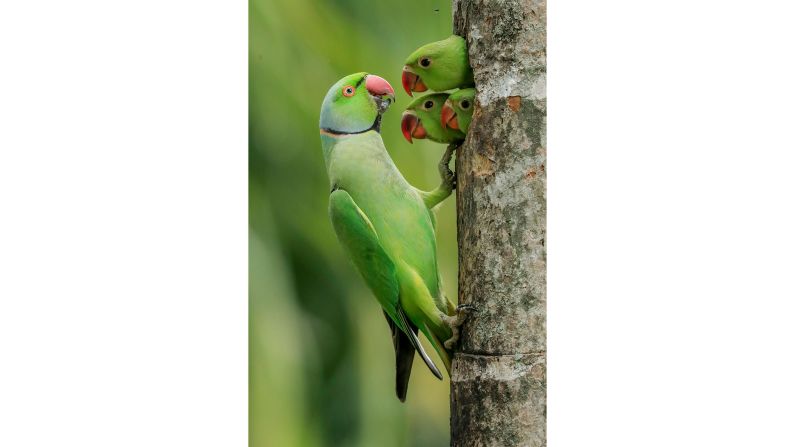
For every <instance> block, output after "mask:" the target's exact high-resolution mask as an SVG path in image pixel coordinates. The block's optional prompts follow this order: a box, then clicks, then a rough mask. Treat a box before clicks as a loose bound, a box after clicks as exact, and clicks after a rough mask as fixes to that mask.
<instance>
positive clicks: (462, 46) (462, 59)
mask: <svg viewBox="0 0 795 447" xmlns="http://www.w3.org/2000/svg"><path fill="white" fill-rule="evenodd" d="M473 85H474V80H473V77H472V68H471V67H470V66H469V56H468V54H467V44H466V40H464V38H462V37H460V36H456V35H452V36H450V37H448V38H447V39H444V40H440V41H438V42H433V43H429V44H427V45H423V46H421V47H420V48H418V49H417V50H416V51H415V52H413V53H411V55H410V56H409V57H408V58H407V59H406V65H405V66H404V67H403V88H404V89H406V93H408V94H409V96H413V95H412V93H411V92H424V91H426V90H428V89H429V88H430V89H431V90H435V91H437V92H438V91H442V90H449V89H451V88H458V87H469V86H473Z"/></svg>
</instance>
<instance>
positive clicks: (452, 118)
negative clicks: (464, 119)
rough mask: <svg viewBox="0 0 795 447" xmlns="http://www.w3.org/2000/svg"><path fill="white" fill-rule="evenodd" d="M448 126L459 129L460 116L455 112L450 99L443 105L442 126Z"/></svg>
mask: <svg viewBox="0 0 795 447" xmlns="http://www.w3.org/2000/svg"><path fill="white" fill-rule="evenodd" d="M448 127H449V128H451V129H455V130H459V129H458V116H457V115H456V114H455V110H453V107H452V106H451V105H450V100H449V99H448V100H447V101H445V102H444V105H443V106H442V128H443V129H447V128H448Z"/></svg>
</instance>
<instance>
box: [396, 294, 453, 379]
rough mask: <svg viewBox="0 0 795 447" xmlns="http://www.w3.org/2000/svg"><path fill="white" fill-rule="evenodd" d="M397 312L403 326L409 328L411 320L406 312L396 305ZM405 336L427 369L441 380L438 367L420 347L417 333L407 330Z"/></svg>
mask: <svg viewBox="0 0 795 447" xmlns="http://www.w3.org/2000/svg"><path fill="white" fill-rule="evenodd" d="M397 314H398V318H400V322H401V323H403V326H404V327H406V328H410V327H411V322H410V321H409V319H408V317H406V314H405V313H404V312H403V309H401V308H400V307H398V308H397ZM406 336H407V338H408V339H409V341H410V342H411V345H412V346H413V347H414V349H416V350H417V352H418V353H419V354H420V357H422V360H423V361H424V362H425V364H426V365H428V369H430V370H431V372H432V373H433V375H434V376H436V378H437V379H439V380H442V373H441V372H440V371H439V368H437V367H436V364H434V363H433V360H431V358H430V357H428V353H427V352H425V349H424V348H423V347H422V344H420V339H419V338H417V334H415V333H414V332H412V331H411V330H409V331H408V333H406Z"/></svg>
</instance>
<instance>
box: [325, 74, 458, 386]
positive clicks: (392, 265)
mask: <svg viewBox="0 0 795 447" xmlns="http://www.w3.org/2000/svg"><path fill="white" fill-rule="evenodd" d="M371 76H372V75H371ZM366 77H367V75H366V74H364V73H358V74H355V75H350V76H347V77H345V78H343V79H342V80H340V81H339V82H338V83H337V84H335V85H334V86H333V87H332V88H331V90H329V93H328V94H327V95H326V99H325V101H324V103H323V107H322V111H321V118H320V127H321V140H322V144H323V154H324V158H325V162H326V169H327V172H328V176H329V181H330V185H331V188H330V189H331V194H330V196H329V217H330V218H331V222H332V225H333V227H334V231H335V233H336V234H337V237H338V239H339V241H340V243H341V244H342V246H343V248H344V249H345V251H346V252H347V253H348V255H349V256H350V258H351V259H352V260H353V263H354V265H355V266H356V268H357V269H358V270H359V272H360V273H361V275H362V277H363V278H364V280H365V283H366V284H367V286H368V287H369V289H370V290H371V291H372V292H373V295H375V297H376V299H377V300H378V302H379V303H380V304H381V307H382V308H383V310H384V313H385V314H386V315H387V318H388V320H387V321H388V322H389V323H390V327H391V328H392V330H393V337H396V339H395V338H393V340H396V341H395V350H396V353H397V358H398V377H397V393H398V397H401V400H402V399H403V398H405V385H406V383H407V382H408V374H409V373H410V370H411V368H410V364H409V367H408V369H407V368H406V361H405V358H406V357H405V356H406V355H411V357H413V352H414V351H413V349H417V350H418V351H419V352H420V354H421V355H422V354H424V353H423V351H422V347H421V346H419V344H418V343H417V342H416V340H417V339H416V335H414V328H416V329H418V330H419V331H420V332H422V333H423V334H424V335H425V336H426V337H427V338H428V340H430V341H431V344H432V345H433V347H434V348H435V350H436V351H437V353H438V354H439V356H440V357H441V358H442V360H443V362H444V364H445V367H446V368H447V369H448V372H449V368H450V354H449V352H448V351H447V350H446V349H445V348H444V346H443V344H442V341H444V340H446V339H448V338H449V337H450V336H451V329H450V327H449V326H448V325H447V324H445V322H444V321H443V315H452V314H454V312H455V309H454V306H453V304H452V303H450V302H449V301H448V300H447V298H446V297H445V295H444V294H443V292H442V286H441V283H440V280H439V272H438V268H437V264H436V235H435V232H434V223H433V222H434V221H433V215H432V210H431V208H432V207H433V206H435V205H436V204H437V203H439V202H440V201H441V200H442V199H444V198H445V197H447V196H448V195H449V194H450V189H446V190H445V188H441V187H440V188H441V190H440V189H437V190H436V191H434V192H431V193H426V192H422V191H419V190H417V189H415V188H414V187H412V186H411V185H410V184H409V183H408V182H407V181H406V179H405V178H403V175H402V174H401V173H400V171H398V169H397V167H396V166H395V164H394V163H393V162H392V159H391V158H390V157H389V154H388V153H387V151H386V148H385V147H384V144H383V141H382V139H381V135H380V133H379V132H378V128H377V126H374V128H370V129H369V130H366V129H367V127H366V126H367V123H376V124H377V123H379V122H380V111H381V110H382V109H381V108H380V107H378V99H379V98H377V97H373V95H372V94H371V93H369V92H368V91H367V90H366V89H365V88H363V87H364V85H363V82H364V78H366ZM379 79H380V78H379ZM368 81H369V80H368ZM384 82H385V81H384ZM368 84H369V82H368ZM350 85H359V86H360V87H358V88H357V89H356V93H355V94H354V96H352V97H346V96H345V95H340V94H339V92H341V91H344V88H345V87H346V86H350ZM357 95H363V96H364V97H365V99H366V100H363V99H362V98H361V97H357ZM371 103H376V107H373V106H372V104H371ZM333 126H336V127H333ZM396 331H399V332H396ZM400 342H403V345H402V348H401V347H400ZM406 342H409V343H411V348H413V349H405V343H406ZM401 352H403V354H401ZM401 355H402V357H401ZM401 358H402V362H401ZM423 360H425V362H426V364H428V366H429V368H430V369H431V371H432V372H434V374H436V375H437V376H438V377H439V378H440V379H441V374H440V373H439V372H438V369H436V368H435V365H433V362H432V361H431V360H430V359H429V358H428V357H427V356H423ZM409 363H410V359H409ZM401 368H402V370H401ZM406 369H407V371H406ZM401 371H402V372H401ZM401 386H402V387H403V393H402V396H401Z"/></svg>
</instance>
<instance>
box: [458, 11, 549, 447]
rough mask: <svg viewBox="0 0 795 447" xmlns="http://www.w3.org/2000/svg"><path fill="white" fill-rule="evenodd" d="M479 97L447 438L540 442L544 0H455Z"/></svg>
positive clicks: (478, 442)
mask: <svg viewBox="0 0 795 447" xmlns="http://www.w3.org/2000/svg"><path fill="white" fill-rule="evenodd" d="M453 11H454V19H453V20H454V31H455V33H456V34H459V35H461V36H463V37H464V38H466V40H467V43H468V45H469V60H470V64H471V65H472V68H473V70H474V73H475V83H476V85H477V99H476V105H475V112H474V117H473V120H472V123H471V125H470V128H469V134H468V136H467V139H466V142H465V143H464V145H463V146H462V148H461V149H459V153H458V156H457V161H456V173H457V176H458V188H457V193H456V194H457V200H458V248H459V258H458V261H459V273H458V275H459V276H458V283H459V297H458V298H459V303H467V304H472V305H474V306H475V307H476V311H475V312H473V313H471V314H470V317H469V319H468V320H467V322H466V323H465V324H464V327H463V331H462V339H461V341H460V345H459V346H460V351H459V352H458V353H457V354H456V355H455V357H454V359H453V369H452V381H451V387H452V389H451V393H450V406H451V443H452V445H454V446H544V445H546V246H545V238H546V170H545V164H546V1H545V0H453Z"/></svg>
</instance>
